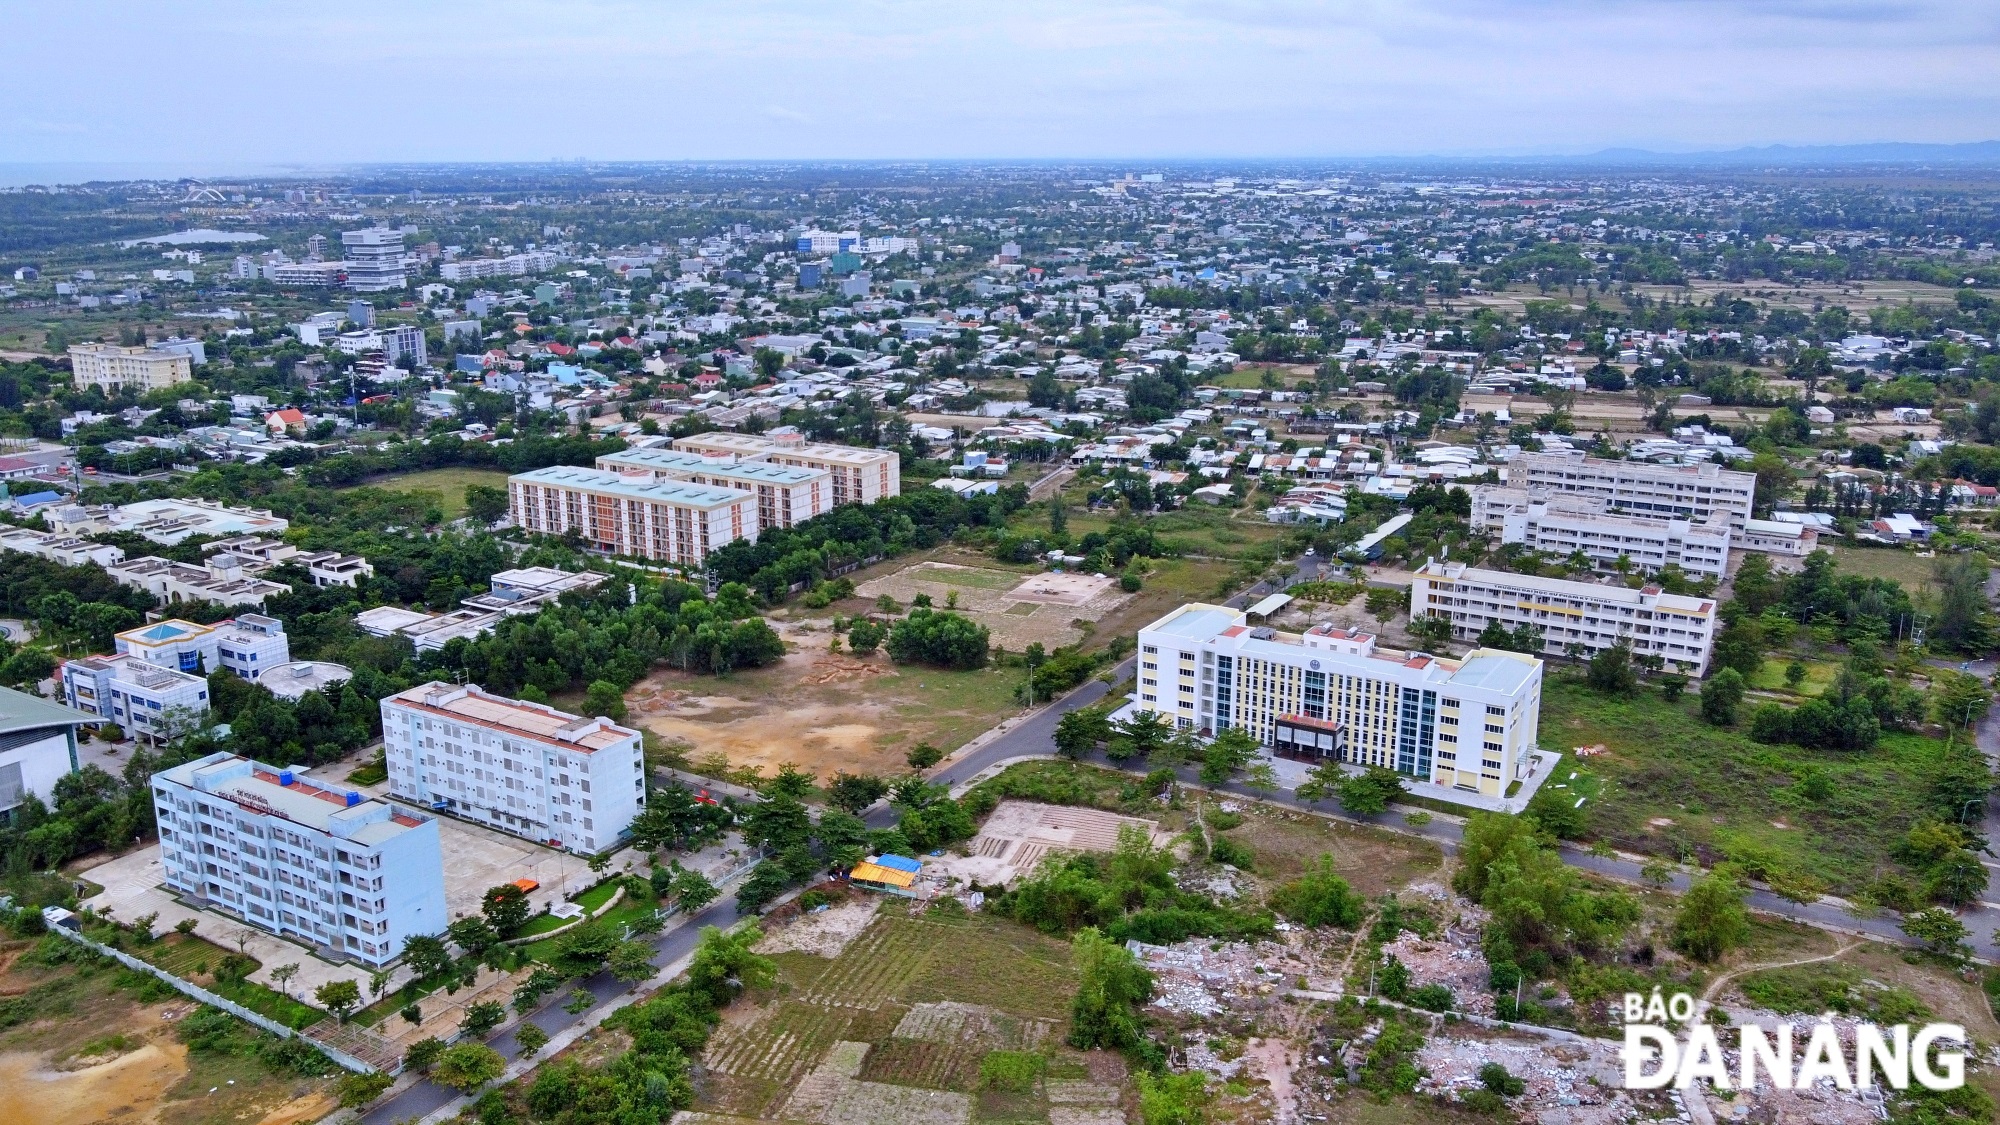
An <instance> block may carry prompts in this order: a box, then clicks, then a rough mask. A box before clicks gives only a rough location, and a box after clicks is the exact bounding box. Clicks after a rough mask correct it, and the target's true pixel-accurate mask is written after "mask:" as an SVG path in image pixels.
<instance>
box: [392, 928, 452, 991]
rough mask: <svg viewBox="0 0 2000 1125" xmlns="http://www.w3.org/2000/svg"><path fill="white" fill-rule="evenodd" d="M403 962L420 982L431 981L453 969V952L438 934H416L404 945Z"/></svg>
mask: <svg viewBox="0 0 2000 1125" xmlns="http://www.w3.org/2000/svg"><path fill="white" fill-rule="evenodd" d="M403 961H404V963H405V964H407V965H409V966H410V971H411V972H413V973H415V974H417V978H418V979H419V980H429V979H430V978H432V977H435V976H437V975H438V974H440V973H442V972H444V971H445V970H446V969H449V968H451V950H450V949H448V948H446V947H445V944H444V939H443V938H441V937H439V936H437V935H436V934H414V935H412V936H411V937H410V938H409V939H408V940H406V941H405V942H404V943H403Z"/></svg>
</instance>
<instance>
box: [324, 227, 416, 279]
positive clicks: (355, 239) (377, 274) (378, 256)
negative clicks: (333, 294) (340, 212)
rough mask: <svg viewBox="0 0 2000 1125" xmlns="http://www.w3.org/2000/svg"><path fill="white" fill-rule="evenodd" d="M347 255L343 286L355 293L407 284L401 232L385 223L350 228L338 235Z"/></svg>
mask: <svg viewBox="0 0 2000 1125" xmlns="http://www.w3.org/2000/svg"><path fill="white" fill-rule="evenodd" d="M340 245H341V247H342V248H343V250H344V252H345V253H346V255H347V287H348V288H349V289H352V290H354V291H355V292H356V293H386V292H388V291H390V290H392V289H401V288H403V287H404V285H406V284H407V281H406V280H405V278H404V274H403V232H402V231H400V230H392V229H390V228H388V227H370V228H369V229H367V230H351V231H347V232H345V233H343V234H342V235H341V236H340Z"/></svg>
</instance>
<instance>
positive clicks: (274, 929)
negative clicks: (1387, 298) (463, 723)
mask: <svg viewBox="0 0 2000 1125" xmlns="http://www.w3.org/2000/svg"><path fill="white" fill-rule="evenodd" d="M153 809H154V811H155V813H157V814H158V817H159V822H160V868H161V872H162V874H163V876H164V877H165V879H166V882H167V885H168V886H170V887H172V888H173V889H174V890H176V891H178V892H180V893H181V894H183V895H185V896H187V897H188V898H190V899H192V900H193V901H195V902H198V903H200V904H201V905H203V906H206V907H209V908H212V909H215V910H220V911H222V912H224V913H227V914H232V915H234V916H236V917H238V918H241V919H242V920H243V921H245V922H247V923H249V924H250V925H252V926H255V927H256V928H258V929H260V930H264V931H266V932H269V933H273V934H277V935H279V936H280V937H288V938H292V939H295V940H297V941H300V942H303V943H305V944H307V945H310V946H312V947H313V948H314V949H316V950H318V951H320V952H321V953H323V954H325V955H327V956H329V957H330V958H334V959H339V960H356V961H361V962H364V963H366V964H369V965H377V966H379V965H383V964H386V963H388V962H390V961H393V960H395V959H396V958H397V957H399V956H401V955H402V952H403V945H404V943H405V942H407V941H408V940H409V939H410V938H411V937H413V936H415V935H418V934H436V933H442V932H443V931H444V928H445V926H446V924H448V923H449V922H450V921H451V919H450V918H448V917H447V916H446V913H445V903H444V853H443V850H442V848H441V847H440V845H439V841H438V826H437V822H436V821H435V820H433V819H432V818H430V817H427V816H423V815H421V814H418V813H412V812H408V811H406V810H403V809H399V808H396V807H395V806H393V805H390V804H388V803H387V802H384V801H376V800H363V799H362V797H361V794H359V793H356V792H353V791H351V790H345V789H339V788H330V787H328V786H325V785H322V784H319V783H316V782H313V781H309V780H307V779H306V778H304V777H301V776H299V773H298V772H297V771H296V770H290V769H280V768H278V767H276V766H267V765H265V764H263V763H262V762H253V761H251V760H250V759H248V758H243V757H239V756H237V755H235V754H230V753H228V752H226V751H217V752H216V753H213V754H210V755H208V756H207V757H205V758H198V759H196V760H195V761H192V762H186V763H183V764H181V765H178V766H175V767H173V768H172V769H167V770H162V771H161V772H159V773H156V774H154V775H153Z"/></svg>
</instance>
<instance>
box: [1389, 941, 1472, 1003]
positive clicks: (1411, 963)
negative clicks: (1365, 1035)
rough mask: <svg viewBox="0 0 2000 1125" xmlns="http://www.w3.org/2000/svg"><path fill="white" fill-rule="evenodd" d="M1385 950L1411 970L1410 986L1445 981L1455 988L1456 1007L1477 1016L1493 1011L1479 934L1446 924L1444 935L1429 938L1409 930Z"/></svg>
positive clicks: (1417, 986)
mask: <svg viewBox="0 0 2000 1125" xmlns="http://www.w3.org/2000/svg"><path fill="white" fill-rule="evenodd" d="M1382 952H1383V953H1384V954H1385V955H1387V956H1390V957H1394V958H1395V959H1396V960H1398V961H1401V962H1402V963H1403V967H1404V968H1407V969H1409V970H1410V987H1412V988H1419V987H1422V986H1423V985H1427V984H1441V985H1444V986H1445V987H1446V988H1449V989H1451V996H1452V1008H1453V1009H1454V1010H1456V1011H1460V1012H1471V1013H1472V1014H1474V1015H1480V1016H1490V1015H1492V1014H1493V994H1492V993H1491V992H1490V991H1488V989H1487V965H1486V954H1485V953H1483V952H1481V951H1480V948H1479V934H1478V932H1477V931H1474V932H1472V933H1471V934H1470V935H1468V934H1466V933H1464V932H1462V931H1460V930H1456V929H1453V928H1451V927H1446V929H1445V932H1444V936H1442V937H1440V938H1435V939H1433V938H1425V937H1422V936H1419V935H1417V934H1414V933H1411V932H1410V931H1408V930H1405V931H1403V932H1402V933H1400V934H1398V935H1396V940H1395V941H1392V942H1389V943H1387V944H1386V945H1384V946H1383V947H1382Z"/></svg>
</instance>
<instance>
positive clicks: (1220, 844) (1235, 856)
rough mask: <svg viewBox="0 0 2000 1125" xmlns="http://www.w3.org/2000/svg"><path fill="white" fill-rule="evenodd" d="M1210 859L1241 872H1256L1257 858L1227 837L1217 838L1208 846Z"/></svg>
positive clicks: (1247, 849)
mask: <svg viewBox="0 0 2000 1125" xmlns="http://www.w3.org/2000/svg"><path fill="white" fill-rule="evenodd" d="M1208 858H1210V859H1212V860H1214V861H1215V862H1217V863H1226V864H1228V865H1229V866H1231V867H1234V868H1236V869H1237V870H1239V871H1251V870H1255V867H1256V862H1257V857H1256V856H1255V855H1254V854H1252V853H1251V851H1250V849H1249V848H1247V847H1245V846H1243V845H1242V844H1240V843H1238V842H1236V841H1235V840H1232V839H1230V838H1229V837H1227V836H1217V837H1216V838H1215V840H1214V842H1213V843H1211V844H1209V846H1208Z"/></svg>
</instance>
